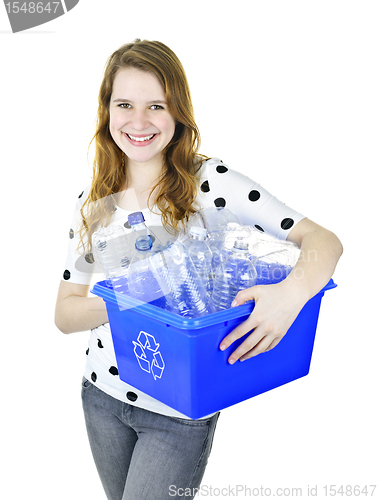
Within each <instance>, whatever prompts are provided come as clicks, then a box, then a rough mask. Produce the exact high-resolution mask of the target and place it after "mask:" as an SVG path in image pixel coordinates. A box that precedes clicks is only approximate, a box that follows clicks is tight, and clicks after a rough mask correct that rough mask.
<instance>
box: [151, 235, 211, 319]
mask: <svg viewBox="0 0 378 500" xmlns="http://www.w3.org/2000/svg"><path fill="white" fill-rule="evenodd" d="M151 262H152V265H153V269H154V274H155V277H156V279H157V280H158V282H159V284H160V286H161V287H162V290H163V291H164V293H165V296H166V299H167V302H168V305H169V309H170V310H171V311H172V312H174V313H176V314H179V315H180V316H183V317H186V318H198V317H200V316H204V315H206V314H210V313H212V312H214V309H213V307H212V305H211V301H210V297H209V295H208V294H207V292H206V290H205V287H204V286H203V284H202V280H201V278H200V277H199V275H198V273H197V270H196V268H195V267H194V264H193V262H192V260H191V258H190V255H189V252H188V250H187V248H186V247H185V246H184V245H183V244H182V243H181V242H180V241H175V242H174V243H173V244H172V245H170V246H169V247H167V248H165V249H164V250H163V251H162V252H158V253H155V254H154V255H153V256H152V257H151Z"/></svg>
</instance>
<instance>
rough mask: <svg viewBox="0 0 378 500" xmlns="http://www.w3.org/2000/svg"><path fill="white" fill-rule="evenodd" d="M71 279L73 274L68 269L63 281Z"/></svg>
mask: <svg viewBox="0 0 378 500" xmlns="http://www.w3.org/2000/svg"><path fill="white" fill-rule="evenodd" d="M70 278H71V273H70V272H69V270H68V269H66V270H65V271H64V273H63V279H65V280H66V281H67V280H69V279H70Z"/></svg>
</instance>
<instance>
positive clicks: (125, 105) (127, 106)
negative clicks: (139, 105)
mask: <svg viewBox="0 0 378 500" xmlns="http://www.w3.org/2000/svg"><path fill="white" fill-rule="evenodd" d="M119 107H120V108H123V109H129V108H131V104H129V103H127V102H122V103H121V104H119Z"/></svg>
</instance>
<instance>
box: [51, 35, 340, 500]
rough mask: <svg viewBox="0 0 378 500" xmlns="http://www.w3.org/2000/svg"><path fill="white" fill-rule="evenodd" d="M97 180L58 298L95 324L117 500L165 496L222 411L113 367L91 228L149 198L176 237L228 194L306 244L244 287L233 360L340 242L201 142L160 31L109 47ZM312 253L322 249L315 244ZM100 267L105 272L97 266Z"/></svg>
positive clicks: (256, 346)
mask: <svg viewBox="0 0 378 500" xmlns="http://www.w3.org/2000/svg"><path fill="white" fill-rule="evenodd" d="M94 140H95V145H96V152H95V159H94V170H93V180H92V184H91V186H90V187H89V188H88V189H86V190H85V191H84V192H83V193H81V194H80V196H79V199H78V201H77V206H76V210H75V214H74V220H73V223H72V224H73V225H72V226H71V229H70V232H69V237H70V240H69V251H68V256H67V262H66V266H65V270H64V273H63V279H62V281H61V283H60V287H59V291H58V298H57V303H56V319H55V322H56V325H57V327H58V328H59V329H60V330H61V331H62V332H64V333H72V332H79V331H86V330H92V332H91V336H90V340H89V347H88V350H87V363H86V369H85V373H84V378H83V383H82V398H83V408H84V414H85V420H86V425H87V430H88V436H89V441H90V445H91V449H92V452H93V456H94V460H95V463H96V466H97V469H98V473H99V475H100V478H101V481H102V484H103V486H104V489H105V492H106V495H107V497H108V498H109V499H111V500H121V499H123V500H125V499H138V500H144V499H146V500H151V499H152V498H153V499H154V500H159V499H162V500H163V499H164V500H166V499H167V498H170V497H171V496H172V493H173V492H178V491H186V493H188V492H192V496H187V495H186V496H185V498H193V497H194V495H195V491H196V488H198V487H199V485H200V483H201V479H202V477H203V474H204V470H205V467H206V464H207V460H208V457H209V454H210V450H211V445H212V440H213V435H214V431H215V427H216V423H217V419H218V417H219V413H216V414H215V415H209V416H208V417H206V418H203V419H200V420H191V419H189V418H187V417H185V416H184V415H181V414H179V413H178V412H177V411H175V410H173V409H172V408H169V407H167V406H166V405H164V404H162V403H160V402H159V401H157V400H155V399H153V398H151V397H149V396H148V395H146V394H143V393H141V392H140V391H138V390H137V389H135V388H134V387H131V386H129V385H128V384H126V383H125V382H123V381H121V380H120V379H119V376H118V369H117V363H116V360H115V355H114V350H113V345H112V340H111V334H110V329H109V323H108V318H107V313H106V307H105V303H104V302H103V300H102V299H101V298H98V297H88V293H89V288H90V283H91V280H92V278H93V273H94V262H93V255H92V251H91V236H92V234H93V232H94V231H95V230H96V229H98V228H99V227H101V226H103V225H109V224H120V223H121V224H124V225H125V228H127V227H128V224H127V216H128V214H130V213H132V212H135V211H139V210H142V212H143V214H144V217H145V219H146V223H147V225H148V226H149V227H153V230H154V232H155V231H158V232H159V234H158V236H159V239H161V240H163V241H164V238H165V237H166V239H168V238H172V235H174V234H177V232H178V231H179V230H180V228H181V227H182V224H183V223H185V221H186V220H187V219H188V217H189V216H190V215H191V214H192V213H194V212H195V211H196V210H198V208H200V207H207V206H227V208H229V209H230V210H231V211H233V212H234V213H235V214H236V215H238V216H239V218H240V220H241V222H242V223H243V224H247V225H251V226H254V227H255V228H257V229H258V230H259V231H266V232H267V233H270V234H272V235H273V236H276V237H278V238H282V239H288V240H289V241H292V242H294V243H296V244H297V245H298V246H299V247H300V248H301V256H300V259H299V260H298V263H297V264H296V266H295V268H294V269H293V271H292V272H291V274H290V275H289V276H288V277H287V278H286V279H285V280H284V281H283V282H281V283H279V284H276V285H269V286H255V287H253V288H250V289H247V290H244V291H242V292H239V294H238V295H237V298H236V301H235V304H234V305H239V304H243V303H244V302H245V301H247V300H251V299H253V300H255V302H256V305H255V308H254V311H253V313H252V314H251V315H250V317H249V318H248V320H247V321H245V322H244V323H242V324H241V325H240V326H238V327H237V328H236V329H235V330H234V331H233V332H231V333H230V334H229V335H227V337H226V338H225V339H223V341H222V342H221V345H220V346H219V347H220V349H226V348H227V347H228V346H230V345H231V344H232V343H233V342H234V341H235V340H236V339H238V338H240V337H241V336H243V335H244V334H245V333H247V332H251V333H250V335H249V336H248V337H247V338H246V340H245V341H244V342H243V343H242V344H241V345H240V346H239V347H238V348H237V349H236V350H234V352H232V353H231V355H230V357H229V360H228V361H229V363H231V364H232V363H235V362H236V361H238V360H240V361H243V360H245V359H247V358H250V357H252V356H256V355H257V354H259V353H262V352H264V351H267V350H269V349H272V348H273V347H275V346H276V345H277V343H278V342H279V341H280V340H281V339H282V337H283V336H284V335H285V333H286V332H287V330H288V329H289V327H290V326H291V324H292V323H293V321H294V320H295V318H296V316H297V315H298V313H299V312H300V310H301V308H302V307H303V305H304V304H305V303H306V302H307V301H308V300H309V299H310V298H311V297H313V296H314V295H315V294H316V293H317V292H319V290H321V289H322V287H323V286H324V285H325V284H326V283H327V282H328V281H329V279H330V278H331V276H332V274H333V272H334V269H335V266H336V263H337V261H338V259H339V257H340V255H341V253H342V246H341V244H340V242H339V240H338V238H337V237H336V236H335V235H334V234H333V233H332V232H330V231H328V230H327V229H324V228H323V227H321V226H319V225H318V224H316V223H315V222H312V221H310V220H309V219H307V218H305V217H304V216H303V215H301V214H300V213H298V212H296V211H295V210H292V209H291V208H289V207H288V206H287V205H284V204H283V203H281V202H279V201H278V200H277V199H276V198H274V197H273V196H271V195H270V194H269V193H268V192H267V191H266V190H264V189H263V188H262V187H261V186H259V185H257V184H256V183H255V182H253V181H252V180H251V179H249V178H247V177H245V176H243V175H241V174H239V173H237V172H236V171H233V170H231V169H230V168H228V167H227V166H226V165H225V164H223V162H221V161H220V160H218V159H217V158H207V157H203V156H202V155H199V154H198V147H199V133H198V130H197V127H196V124H195V122H194V119H193V110H192V103H191V98H190V92H189V87H188V83H187V80H186V76H185V72H184V70H183V68H182V66H181V63H180V61H179V60H178V58H177V57H176V55H175V54H174V53H173V52H172V51H171V50H170V49H169V48H168V47H167V46H165V45H164V44H162V43H160V42H150V41H145V40H144V41H141V40H139V39H138V40H135V42H133V43H131V44H127V45H124V46H122V47H121V48H120V49H118V50H117V51H115V52H114V53H113V54H112V55H111V57H110V58H109V60H108V62H107V65H106V69H105V74H104V78H103V81H102V84H101V88H100V93H99V107H98V120H97V130H96V133H95V137H94ZM314 255H316V259H314V258H312V259H311V258H310V256H314ZM96 278H98V279H100V276H96Z"/></svg>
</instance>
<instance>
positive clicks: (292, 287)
mask: <svg viewBox="0 0 378 500" xmlns="http://www.w3.org/2000/svg"><path fill="white" fill-rule="evenodd" d="M288 240H289V241H292V242H294V243H296V244H297V245H298V246H299V247H300V249H301V252H300V256H299V259H298V262H297V264H296V265H295V266H294V268H293V270H292V272H291V273H290V274H289V276H288V277H287V278H286V279H285V280H283V281H282V282H281V283H278V284H276V285H264V286H254V287H252V288H247V289H246V290H242V291H241V292H239V293H238V295H237V296H236V299H235V301H236V305H240V304H244V302H246V301H247V300H254V301H255V308H254V310H253V311H252V314H251V315H250V316H249V318H248V319H247V320H246V321H244V322H243V323H241V324H240V325H239V326H238V327H237V328H235V329H234V330H233V331H232V332H231V333H229V334H228V335H227V336H226V337H225V338H224V339H223V341H222V343H221V345H220V349H222V350H224V349H226V348H227V347H229V346H230V345H231V344H232V343H233V342H234V341H235V340H236V339H239V338H240V337H242V336H243V335H245V334H246V333H247V332H249V331H251V330H253V332H252V333H251V334H250V335H249V336H248V337H247V338H246V340H244V342H243V343H242V344H241V345H240V346H239V347H238V348H237V349H236V350H235V351H234V352H233V353H232V354H231V356H230V357H229V362H230V363H234V362H235V361H237V360H238V359H240V360H242V361H243V360H244V359H248V358H250V357H252V356H256V355H257V354H260V353H261V352H265V351H268V350H270V349H272V348H273V347H275V346H276V345H277V344H278V343H279V341H280V340H281V339H282V337H283V336H284V335H285V334H286V332H287V330H288V329H289V328H290V326H291V325H292V323H293V322H294V320H295V318H296V317H297V315H298V314H299V312H300V311H301V309H302V307H303V306H304V305H305V303H306V302H307V301H308V300H309V299H310V298H311V297H313V296H314V295H316V294H317V293H318V292H319V291H320V290H321V289H322V288H323V287H324V286H325V285H326V284H327V283H328V281H329V280H330V278H331V276H332V274H333V272H334V270H335V267H336V264H337V262H338V260H339V258H340V256H341V254H342V251H343V249H342V245H341V243H340V241H339V239H338V238H337V236H335V235H334V234H333V233H332V232H331V231H328V230H327V229H325V228H323V227H321V226H319V225H318V224H316V223H315V222H312V221H311V220H309V219H303V220H301V221H300V222H299V223H298V224H297V225H296V226H295V227H294V228H293V229H292V230H291V232H290V234H289V236H288Z"/></svg>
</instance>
